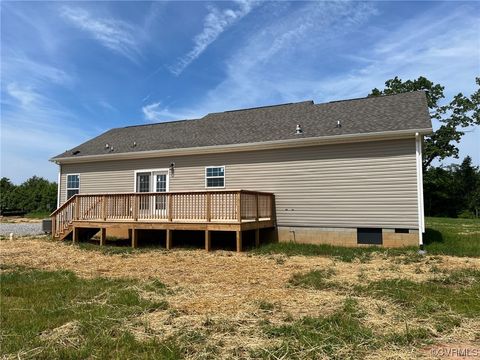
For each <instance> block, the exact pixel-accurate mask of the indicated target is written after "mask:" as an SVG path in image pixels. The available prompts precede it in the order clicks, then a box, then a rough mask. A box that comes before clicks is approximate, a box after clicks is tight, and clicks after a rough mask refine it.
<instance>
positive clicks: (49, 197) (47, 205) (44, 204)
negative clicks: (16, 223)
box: [0, 176, 57, 214]
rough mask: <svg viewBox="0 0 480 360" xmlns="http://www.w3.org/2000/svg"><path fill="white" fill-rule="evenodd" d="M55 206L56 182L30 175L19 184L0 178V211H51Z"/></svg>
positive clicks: (6, 212)
mask: <svg viewBox="0 0 480 360" xmlns="http://www.w3.org/2000/svg"><path fill="white" fill-rule="evenodd" d="M56 207H57V183H56V182H50V181H48V180H45V179H43V178H41V177H38V176H32V177H31V178H30V179H28V180H26V181H25V182H23V183H22V184H20V185H15V184H13V183H12V182H11V181H10V179H8V178H6V177H2V178H1V179H0V211H1V213H2V214H8V213H15V212H17V213H35V212H41V213H46V212H52V211H53V210H55V208H56Z"/></svg>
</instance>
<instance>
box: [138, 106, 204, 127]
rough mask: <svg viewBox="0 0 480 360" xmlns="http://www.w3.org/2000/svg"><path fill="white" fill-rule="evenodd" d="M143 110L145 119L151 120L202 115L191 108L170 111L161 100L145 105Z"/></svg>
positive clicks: (183, 118) (178, 118) (167, 119)
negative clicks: (163, 105) (190, 109)
mask: <svg viewBox="0 0 480 360" xmlns="http://www.w3.org/2000/svg"><path fill="white" fill-rule="evenodd" d="M142 112H143V116H144V117H145V120H147V121H150V122H161V121H170V120H186V119H195V118H199V117H201V116H202V115H201V114H200V115H199V114H198V113H195V112H194V111H189V110H185V111H170V110H169V108H168V107H162V103H161V102H154V103H151V104H148V105H145V106H143V107H142Z"/></svg>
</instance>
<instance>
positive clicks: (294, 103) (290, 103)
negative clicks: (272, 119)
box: [205, 100, 315, 117]
mask: <svg viewBox="0 0 480 360" xmlns="http://www.w3.org/2000/svg"><path fill="white" fill-rule="evenodd" d="M304 103H311V104H315V103H314V102H313V100H305V101H298V102H289V103H283V104H274V105H264V106H255V107H251V108H244V109H235V110H226V111H219V112H213V113H208V114H207V115H206V116H208V115H216V114H225V113H231V112H237V111H247V110H257V109H265V108H271V107H277V106H287V105H298V104H304ZM206 116H205V117H206Z"/></svg>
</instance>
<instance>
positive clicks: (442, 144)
mask: <svg viewBox="0 0 480 360" xmlns="http://www.w3.org/2000/svg"><path fill="white" fill-rule="evenodd" d="M475 82H476V84H477V85H478V86H479V88H478V89H477V90H476V91H475V92H474V93H473V94H472V95H470V97H468V96H464V95H463V94H462V93H459V94H457V95H455V96H454V97H453V99H452V100H451V101H450V103H448V104H446V105H443V106H440V104H439V102H440V101H441V100H442V99H443V98H445V96H444V93H443V91H444V89H445V88H444V87H443V86H441V85H440V84H434V83H433V82H431V81H430V80H428V79H427V78H425V77H423V76H420V77H419V78H418V79H416V80H407V81H402V80H401V79H399V78H398V77H395V78H393V79H390V80H387V81H386V82H385V89H383V90H379V89H377V88H375V89H373V90H372V92H371V93H370V94H369V95H368V96H380V95H392V94H398V93H404V92H410V91H418V90H424V91H426V96H427V103H428V107H429V109H430V116H431V117H432V119H436V120H438V121H439V122H440V128H438V130H437V131H435V132H434V133H433V134H432V135H430V136H426V137H425V148H424V158H423V168H424V171H425V170H426V169H427V168H428V167H429V166H430V164H431V163H432V161H433V160H435V159H436V158H438V159H440V160H443V159H445V158H447V157H454V158H457V159H458V148H457V146H456V145H455V143H457V144H458V143H459V142H460V139H461V138H462V136H463V135H464V132H463V131H461V129H463V128H466V127H468V126H471V125H480V78H476V79H475Z"/></svg>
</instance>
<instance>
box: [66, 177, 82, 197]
mask: <svg viewBox="0 0 480 360" xmlns="http://www.w3.org/2000/svg"><path fill="white" fill-rule="evenodd" d="M79 192H80V175H79V174H68V175H67V200H68V199H70V198H71V197H72V196H73V195H75V194H78V193H79Z"/></svg>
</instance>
